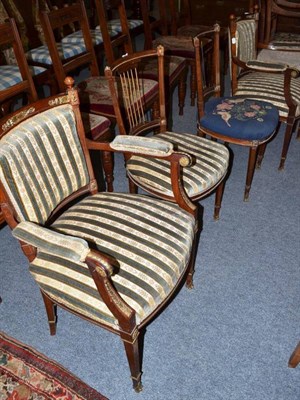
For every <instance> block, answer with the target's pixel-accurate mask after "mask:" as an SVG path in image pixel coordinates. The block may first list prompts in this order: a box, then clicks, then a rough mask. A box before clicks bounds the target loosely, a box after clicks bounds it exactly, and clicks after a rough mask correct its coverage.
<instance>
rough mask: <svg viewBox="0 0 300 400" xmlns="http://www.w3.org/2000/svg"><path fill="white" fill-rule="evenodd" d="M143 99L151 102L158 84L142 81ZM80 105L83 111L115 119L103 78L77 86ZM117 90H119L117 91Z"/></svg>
mask: <svg viewBox="0 0 300 400" xmlns="http://www.w3.org/2000/svg"><path fill="white" fill-rule="evenodd" d="M141 86H142V87H143V89H142V92H143V98H144V100H145V101H146V102H151V101H152V99H154V97H155V96H156V95H157V87H158V84H157V82H156V81H154V80H151V79H142V80H141ZM78 88H79V90H80V91H79V97H80V104H81V106H82V108H83V109H84V110H85V111H88V112H91V113H96V114H97V113H99V114H101V115H105V116H107V117H109V118H114V117H115V112H114V107H113V104H112V98H111V94H110V90H109V87H108V81H107V79H106V78H105V77H103V76H92V77H90V78H88V79H86V80H84V81H82V82H80V83H79V84H78ZM118 90H119V89H118Z"/></svg>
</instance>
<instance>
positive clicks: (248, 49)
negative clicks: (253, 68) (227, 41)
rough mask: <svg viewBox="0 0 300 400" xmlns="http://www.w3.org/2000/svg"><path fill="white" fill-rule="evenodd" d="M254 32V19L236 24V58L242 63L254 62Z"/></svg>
mask: <svg viewBox="0 0 300 400" xmlns="http://www.w3.org/2000/svg"><path fill="white" fill-rule="evenodd" d="M255 31H256V23H255V20H254V19H249V20H244V21H238V22H237V33H236V39H237V48H238V54H237V56H238V58H239V59H240V60H242V61H244V62H247V61H249V60H256V56H257V52H256V43H255Z"/></svg>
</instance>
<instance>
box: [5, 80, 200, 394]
mask: <svg viewBox="0 0 300 400" xmlns="http://www.w3.org/2000/svg"><path fill="white" fill-rule="evenodd" d="M73 83H74V80H73V79H72V78H68V79H66V84H67V86H68V92H67V94H65V93H63V94H62V95H57V96H54V97H50V98H47V99H42V100H40V101H38V102H36V103H33V104H32V106H31V107H25V108H23V109H22V110H20V111H18V112H16V113H14V114H13V115H12V116H10V117H9V118H4V119H2V120H1V122H0V200H1V207H2V210H3V213H4V216H5V219H6V221H7V223H8V225H9V226H10V228H11V229H12V234H13V236H14V237H15V238H17V239H18V240H19V241H20V245H21V248H22V250H23V252H24V254H25V256H26V257H27V258H28V261H29V271H30V273H31V275H32V277H33V279H34V281H35V282H36V284H37V287H38V288H39V289H40V291H41V294H42V298H43V300H44V303H45V308H46V312H47V317H48V323H49V328H50V334H51V335H54V334H55V333H56V323H57V306H60V307H62V308H64V309H66V310H69V311H70V312H72V313H73V314H75V315H77V316H79V317H82V318H83V319H85V320H87V321H90V322H92V323H94V324H96V325H99V326H101V327H103V328H105V329H107V330H108V331H110V332H112V333H114V334H116V335H118V336H120V338H121V339H122V341H123V344H124V347H125V351H126V355H127V359H128V363H129V367H130V373H131V378H132V383H133V387H134V389H135V390H136V391H137V392H139V391H140V390H142V383H141V375H142V364H141V363H142V349H143V336H144V333H145V328H146V326H147V325H148V324H149V323H150V322H151V321H152V320H153V319H154V318H155V317H156V316H157V315H158V314H159V313H161V312H162V311H163V310H164V308H165V307H166V306H167V305H168V303H169V302H170V300H171V299H172V298H173V297H174V296H175V294H176V293H177V292H178V290H179V289H180V288H181V286H182V284H183V283H184V282H186V284H187V286H188V287H192V276H193V271H194V262H195V252H196V247H195V246H196V241H195V231H196V208H195V207H194V205H193V204H192V203H191V201H190V200H189V199H188V198H187V197H185V196H184V195H183V194H182V195H181V188H180V179H178V181H176V179H175V180H174V186H173V189H174V191H175V192H176V193H177V199H178V203H180V204H177V203H176V202H175V203H172V202H167V201H163V200H160V199H155V198H153V197H150V196H146V195H138V194H129V193H126V192H122V193H117V192H113V193H112V192H99V191H98V188H97V183H96V180H95V177H94V173H93V170H92V166H91V160H90V157H89V150H94V151H95V150H97V151H106V152H115V151H121V152H128V149H127V144H126V140H125V142H124V143H123V144H122V143H121V142H120V141H118V142H117V143H115V141H113V142H111V143H99V142H95V141H92V140H89V139H87V138H86V134H85V132H84V128H83V124H82V120H81V113H80V109H79V98H78V95H77V91H76V90H75V89H73V88H72V85H73ZM125 139H126V138H125ZM136 139H138V138H136ZM130 140H131V143H132V144H133V147H134V148H135V150H133V149H132V148H130V149H129V151H130V153H131V154H132V153H136V154H139V155H140V156H142V157H144V158H149V159H150V158H151V159H154V160H155V159H156V158H158V159H160V160H161V161H163V160H167V161H168V162H169V163H170V164H171V165H172V170H174V172H175V171H177V170H179V166H180V165H181V164H182V165H188V164H190V162H191V159H190V156H189V155H188V154H185V153H183V152H178V151H176V150H175V149H174V148H173V146H172V144H171V143H169V142H163V141H161V140H159V139H157V140H156V139H147V138H143V141H142V142H141V141H139V140H137V141H136V143H135V141H134V138H130ZM20 143H21V145H20ZM117 147H118V149H119V150H117ZM121 148H123V150H121ZM175 175H177V174H176V172H175ZM124 178H125V177H124ZM177 178H179V176H178V175H177ZM176 328H177V327H176V323H175V324H174V329H176ZM33 334H34V332H33ZM171 338H172V335H171V334H170V339H171ZM74 345H76V343H74ZM99 345H100V346H101V347H102V350H103V351H104V350H105V346H104V345H103V343H102V344H99ZM106 345H109V343H106ZM89 356H90V354H89V355H85V357H89ZM102 367H103V368H106V366H105V365H103V366H102ZM99 371H100V373H101V365H99ZM111 379H112V381H111V383H112V384H116V385H117V384H118V378H117V377H116V376H115V375H114V373H113V371H112V373H111ZM113 380H115V382H114V383H113Z"/></svg>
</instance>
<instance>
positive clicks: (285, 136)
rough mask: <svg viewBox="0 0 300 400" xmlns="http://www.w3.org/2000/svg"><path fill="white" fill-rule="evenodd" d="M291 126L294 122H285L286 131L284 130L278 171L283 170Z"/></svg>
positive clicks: (290, 135)
mask: <svg viewBox="0 0 300 400" xmlns="http://www.w3.org/2000/svg"><path fill="white" fill-rule="evenodd" d="M293 125H294V121H292V122H289V121H288V122H287V126H286V130H285V135H284V141H283V147H282V152H281V159H280V164H279V168H278V169H279V170H283V169H284V164H285V160H286V156H287V152H288V149H289V145H290V142H291V137H292V133H293Z"/></svg>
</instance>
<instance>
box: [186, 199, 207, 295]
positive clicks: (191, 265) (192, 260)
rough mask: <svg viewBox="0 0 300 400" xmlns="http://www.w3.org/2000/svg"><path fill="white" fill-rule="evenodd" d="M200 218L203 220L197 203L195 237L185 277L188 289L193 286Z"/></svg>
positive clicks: (200, 227)
mask: <svg viewBox="0 0 300 400" xmlns="http://www.w3.org/2000/svg"><path fill="white" fill-rule="evenodd" d="M202 220H203V213H202V215H201V216H200V209H199V205H198V207H197V216H196V222H197V224H196V228H195V238H194V243H193V248H192V252H191V258H190V262H189V268H188V273H187V277H186V287H187V288H188V289H193V288H194V282H193V277H194V273H195V263H196V257H197V250H198V248H199V242H200V234H201V231H202Z"/></svg>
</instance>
